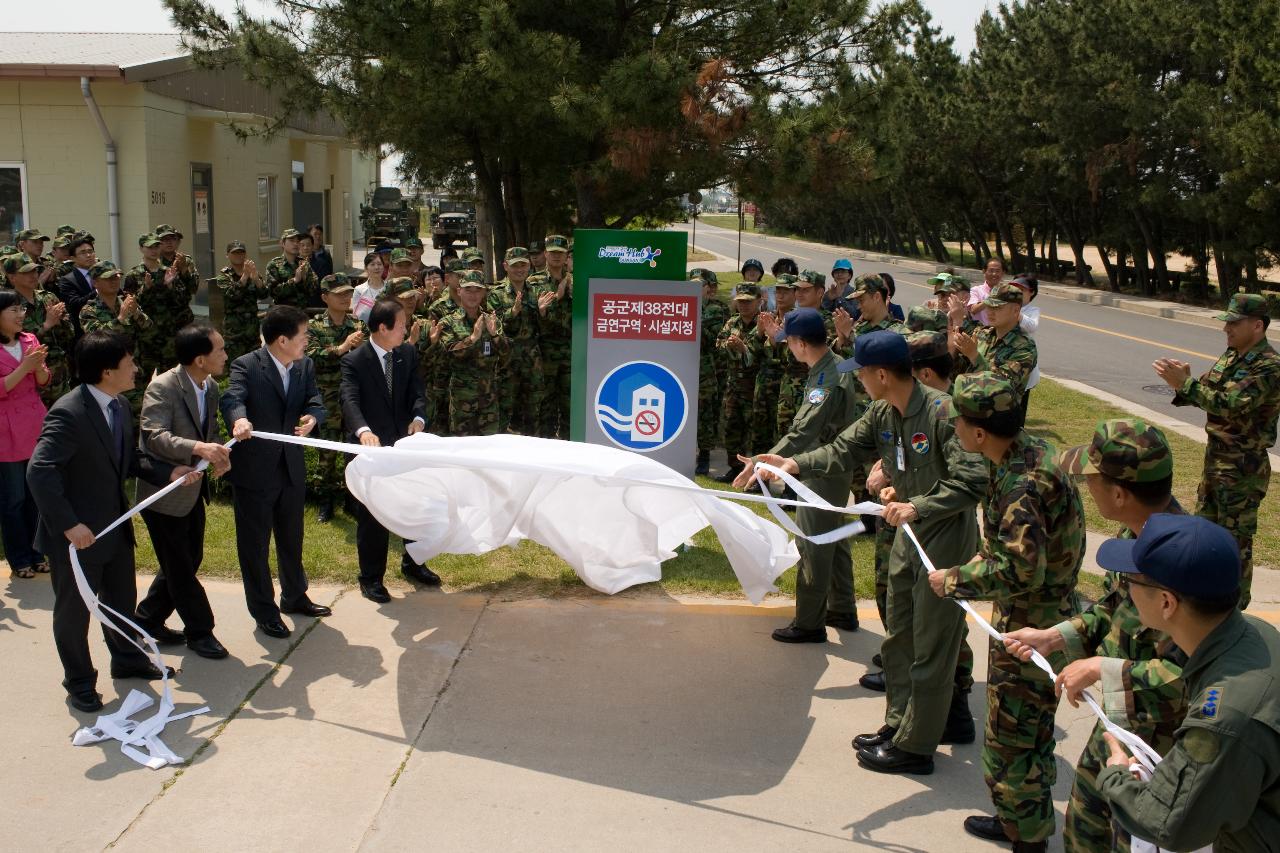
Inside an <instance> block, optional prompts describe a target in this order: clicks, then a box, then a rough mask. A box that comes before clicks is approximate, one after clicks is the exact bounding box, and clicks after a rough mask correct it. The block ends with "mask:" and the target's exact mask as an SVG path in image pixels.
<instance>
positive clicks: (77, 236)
mask: <svg viewBox="0 0 1280 853" xmlns="http://www.w3.org/2000/svg"><path fill="white" fill-rule="evenodd" d="M96 242H97V241H96V240H94V238H93V235H92V234H90V233H89V232H88V231H77V232H76V233H74V234H72V235H71V245H72V246H78V245H80V244H81V243H88V244H89V245H90V246H92V245H93V244H94V243H96Z"/></svg>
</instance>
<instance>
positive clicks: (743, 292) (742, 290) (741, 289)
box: [733, 281, 760, 301]
mask: <svg viewBox="0 0 1280 853" xmlns="http://www.w3.org/2000/svg"><path fill="white" fill-rule="evenodd" d="M733 298H734V301H739V300H742V301H745V300H748V299H759V298H760V285H758V284H755V283H754V282H750V281H744V282H743V283H742V284H740V285H738V286H737V287H735V288H734V289H733Z"/></svg>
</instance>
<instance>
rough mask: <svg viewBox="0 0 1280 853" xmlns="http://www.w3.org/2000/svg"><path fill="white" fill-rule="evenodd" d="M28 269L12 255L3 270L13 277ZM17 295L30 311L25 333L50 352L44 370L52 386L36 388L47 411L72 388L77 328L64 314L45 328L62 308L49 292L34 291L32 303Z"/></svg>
mask: <svg viewBox="0 0 1280 853" xmlns="http://www.w3.org/2000/svg"><path fill="white" fill-rule="evenodd" d="M26 265H27V262H26V261H25V260H23V259H22V258H21V257H20V256H17V255H9V256H7V257H6V258H5V259H4V262H3V265H2V266H0V268H3V269H4V270H5V271H6V272H7V273H8V274H9V275H13V274H14V273H16V272H17V271H18V270H20V269H22V268H23V267H24V266H26ZM15 292H17V293H18V296H19V297H20V298H21V299H22V302H23V304H24V305H26V307H27V313H26V314H24V315H23V317H22V331H24V332H30V333H31V334H33V335H35V336H36V338H37V339H38V340H39V341H40V343H41V344H42V345H44V346H46V347H48V348H49V352H48V354H47V355H45V359H44V363H45V366H46V367H48V368H49V382H48V383H47V384H45V385H39V386H37V390H38V391H39V392H40V400H41V401H42V402H43V403H44V405H45V408H48V407H49V406H52V405H53V404H54V402H55V401H56V400H57V399H58V398H59V397H61V396H62V395H63V394H65V393H67V391H68V390H70V388H71V364H70V358H69V353H70V351H71V346H72V344H73V342H74V340H75V326H74V325H72V322H71V317H70V315H69V314H64V315H63V316H62V320H61V321H60V322H58V323H56V324H54V326H53V327H52V328H49V329H46V328H45V327H44V324H45V321H46V320H48V318H49V309H51V308H52V307H53V306H54V305H59V304H62V300H60V299H59V298H58V297H57V296H55V295H54V294H52V293H50V292H49V291H47V290H39V289H36V290H34V291H32V294H31V295H32V297H33V298H32V300H31V301H28V300H27V298H26V297H25V296H23V295H22V294H21V293H20V292H18V291H16V290H15Z"/></svg>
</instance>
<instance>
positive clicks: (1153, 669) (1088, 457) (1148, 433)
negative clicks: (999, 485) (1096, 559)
mask: <svg viewBox="0 0 1280 853" xmlns="http://www.w3.org/2000/svg"><path fill="white" fill-rule="evenodd" d="M1061 463H1062V467H1063V468H1064V469H1066V470H1067V471H1068V472H1069V473H1071V474H1074V475H1086V474H1104V475H1106V476H1108V477H1110V478H1111V479H1113V480H1117V481H1120V482H1130V483H1133V482H1137V483H1141V482H1153V481H1157V480H1161V479H1163V478H1165V477H1168V476H1170V475H1171V474H1172V473H1173V456H1172V453H1171V452H1170V450H1169V444H1168V442H1167V441H1166V440H1165V437H1164V434H1163V433H1162V432H1160V430H1158V429H1156V428H1155V427H1152V426H1149V425H1147V424H1146V423H1144V422H1142V421H1139V420H1116V421H1104V422H1101V423H1099V424H1098V428H1097V429H1096V430H1095V432H1094V436H1093V441H1092V443H1091V444H1089V445H1084V446H1081V447H1074V448H1072V449H1070V450H1068V451H1066V452H1064V453H1063V454H1062V458H1061ZM1160 511H1161V512H1165V513H1172V514H1176V515H1182V514H1183V509H1182V507H1181V506H1180V505H1179V504H1178V502H1177V500H1176V499H1174V498H1173V497H1172V496H1170V503H1169V505H1168V506H1167V507H1165V508H1164V509H1162V510H1160ZM1118 537H1119V538H1121V539H1132V538H1134V533H1133V531H1132V530H1130V529H1129V528H1127V527H1126V528H1121V530H1120V532H1119V534H1118ZM1103 590H1104V591H1103V595H1102V598H1101V599H1099V601H1098V602H1097V603H1096V604H1094V605H1093V606H1091V607H1089V608H1088V609H1087V610H1085V611H1084V612H1083V613H1081V614H1080V615H1078V616H1075V617H1072V618H1071V619H1068V620H1066V621H1064V622H1060V623H1058V624H1057V625H1055V626H1054V628H1055V629H1056V630H1057V631H1058V632H1059V633H1061V634H1062V636H1063V639H1064V640H1065V641H1066V652H1065V654H1066V657H1067V659H1068V660H1073V661H1074V660H1080V659H1082V658H1089V657H1094V656H1098V657H1101V658H1102V680H1101V681H1100V682H1099V685H1098V686H1099V689H1100V690H1101V693H1102V708H1103V710H1104V711H1105V712H1106V713H1107V715H1108V716H1109V717H1110V718H1111V719H1112V720H1113V721H1114V722H1116V723H1118V724H1120V725H1122V726H1124V727H1125V728H1126V729H1128V730H1129V731H1131V732H1133V733H1134V734H1136V735H1138V736H1139V737H1140V738H1142V739H1143V740H1145V741H1146V742H1147V743H1149V744H1151V746H1152V747H1153V748H1154V749H1155V750H1156V751H1157V752H1159V753H1160V754H1162V755H1163V754H1164V753H1165V752H1167V751H1168V750H1169V748H1170V747H1171V746H1173V735H1174V732H1175V731H1176V730H1177V728H1178V726H1179V725H1180V724H1181V722H1182V720H1183V718H1184V717H1185V716H1186V713H1187V702H1186V697H1185V696H1184V695H1183V683H1182V667H1183V665H1184V664H1185V663H1186V659H1187V658H1186V655H1185V654H1184V653H1183V652H1182V650H1181V649H1179V648H1178V647H1177V646H1175V645H1174V644H1173V641H1172V640H1170V639H1169V637H1168V636H1167V635H1166V634H1163V633H1161V632H1160V631H1156V630H1154V629H1151V628H1147V627H1145V626H1144V625H1143V624H1142V622H1141V620H1139V618H1138V609H1137V608H1136V607H1135V606H1134V604H1133V601H1132V600H1131V599H1130V598H1129V581H1128V576H1127V575H1123V574H1119V573H1117V572H1107V573H1106V576H1105V577H1104V579H1103ZM1105 731H1106V730H1105V729H1104V728H1103V726H1102V724H1101V723H1097V724H1096V725H1095V726H1094V727H1093V733H1092V734H1091V735H1090V736H1089V741H1088V743H1087V744H1086V745H1085V748H1084V752H1083V753H1082V754H1081V755H1080V761H1079V763H1078V764H1077V765H1076V778H1075V782H1074V783H1073V784H1072V786H1071V798H1070V799H1069V800H1068V801H1067V818H1066V824H1065V826H1064V828H1063V833H1062V842H1063V846H1064V848H1065V849H1066V850H1067V851H1068V853H1072V851H1080V853H1107V851H1110V850H1121V851H1127V850H1128V849H1129V834H1128V833H1127V832H1125V831H1124V829H1122V828H1121V827H1120V826H1119V824H1113V822H1112V817H1111V806H1110V804H1109V803H1108V802H1107V800H1106V798H1105V797H1103V796H1102V794H1101V792H1099V790H1098V787H1097V780H1098V772H1099V771H1100V770H1101V769H1102V768H1103V767H1104V766H1106V763H1107V758H1108V757H1110V750H1109V749H1108V747H1107V745H1106V742H1105V741H1104V740H1103V737H1102V736H1103V733H1104V732H1105Z"/></svg>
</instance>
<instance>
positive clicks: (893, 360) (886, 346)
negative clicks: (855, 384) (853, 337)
mask: <svg viewBox="0 0 1280 853" xmlns="http://www.w3.org/2000/svg"><path fill="white" fill-rule="evenodd" d="M895 364H906V365H910V364H911V348H910V347H908V346H907V339H906V338H904V337H903V336H902V335H900V334H898V333H897V332H890V331H889V330H888V329H881V330H880V331H878V332H867V333H866V334H865V335H858V339H857V341H856V342H854V345H853V358H846V359H845V360H844V361H842V362H840V364H839V367H838V369H839V370H840V372H841V373H851V372H852V371H854V370H860V369H861V368H864V367H890V366H892V365H895Z"/></svg>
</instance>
